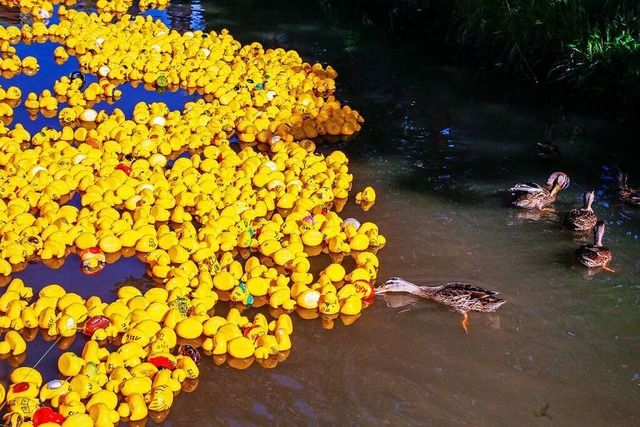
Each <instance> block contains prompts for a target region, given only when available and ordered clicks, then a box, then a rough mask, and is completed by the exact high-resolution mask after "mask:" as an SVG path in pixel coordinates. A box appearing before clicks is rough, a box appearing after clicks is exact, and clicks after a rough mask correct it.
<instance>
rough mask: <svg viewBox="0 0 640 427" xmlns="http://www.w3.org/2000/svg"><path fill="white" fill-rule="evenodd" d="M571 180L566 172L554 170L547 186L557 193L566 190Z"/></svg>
mask: <svg viewBox="0 0 640 427" xmlns="http://www.w3.org/2000/svg"><path fill="white" fill-rule="evenodd" d="M570 183H571V180H570V179H569V176H568V175H567V174H566V173H564V172H554V173H552V174H551V176H549V179H548V180H547V186H549V188H550V189H551V194H552V195H555V194H556V193H557V192H558V191H560V190H564V189H565V188H567V187H568V186H569V184H570Z"/></svg>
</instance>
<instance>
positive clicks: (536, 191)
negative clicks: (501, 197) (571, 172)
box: [509, 172, 571, 210]
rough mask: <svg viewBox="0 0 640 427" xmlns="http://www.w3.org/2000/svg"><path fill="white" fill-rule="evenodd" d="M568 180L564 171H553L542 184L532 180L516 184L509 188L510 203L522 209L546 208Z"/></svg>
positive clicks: (567, 184) (566, 185)
mask: <svg viewBox="0 0 640 427" xmlns="http://www.w3.org/2000/svg"><path fill="white" fill-rule="evenodd" d="M570 182H571V181H570V179H569V177H568V176H567V174H565V173H564V172H554V173H552V174H551V175H550V176H549V179H547V182H546V184H545V185H544V186H542V185H539V184H536V183H532V182H528V183H525V184H516V185H515V186H514V187H511V188H510V189H509V191H511V194H512V196H513V197H512V200H511V205H512V206H516V207H519V208H523V209H540V210H545V209H548V208H547V206H548V205H550V204H551V203H553V202H555V200H556V198H557V194H558V192H559V191H560V190H564V189H565V188H567V187H568V186H569V183H570Z"/></svg>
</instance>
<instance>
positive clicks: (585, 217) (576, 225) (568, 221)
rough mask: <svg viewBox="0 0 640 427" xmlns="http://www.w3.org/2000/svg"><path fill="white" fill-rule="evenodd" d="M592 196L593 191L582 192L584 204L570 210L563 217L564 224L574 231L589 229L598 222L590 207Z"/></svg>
mask: <svg viewBox="0 0 640 427" xmlns="http://www.w3.org/2000/svg"><path fill="white" fill-rule="evenodd" d="M594 197H595V192H594V191H587V192H586V193H584V206H582V207H581V208H577V209H572V210H570V211H569V212H568V213H567V215H566V216H565V217H564V223H565V225H566V226H568V227H571V228H572V229H573V230H576V231H591V229H592V228H593V227H594V226H595V225H596V222H598V217H597V216H596V214H595V213H594V212H593V209H592V208H591V204H592V203H593V199H594Z"/></svg>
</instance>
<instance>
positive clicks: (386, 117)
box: [2, 1, 640, 426]
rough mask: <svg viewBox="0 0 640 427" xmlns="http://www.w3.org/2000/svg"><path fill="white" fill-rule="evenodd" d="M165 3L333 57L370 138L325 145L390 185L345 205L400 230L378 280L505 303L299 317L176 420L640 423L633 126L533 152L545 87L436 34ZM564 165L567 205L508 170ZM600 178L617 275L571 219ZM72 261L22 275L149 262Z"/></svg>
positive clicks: (265, 10)
mask: <svg viewBox="0 0 640 427" xmlns="http://www.w3.org/2000/svg"><path fill="white" fill-rule="evenodd" d="M152 14H153V15H155V16H158V17H162V18H163V19H170V20H171V21H172V22H173V23H174V25H176V26H177V27H178V28H180V29H181V30H186V29H190V28H191V29H196V28H200V29H206V30H219V29H221V28H228V29H229V30H230V33H231V34H233V35H234V37H236V38H237V39H239V40H240V41H242V42H244V43H246V42H251V41H259V42H261V43H263V45H264V46H265V47H284V48H287V49H295V50H297V51H298V52H299V53H300V54H301V56H302V57H303V58H305V59H306V60H308V61H309V62H311V63H313V62H322V63H323V64H331V65H332V66H333V67H334V68H335V69H336V70H337V71H338V72H339V74H340V75H339V77H338V81H337V85H338V93H337V97H338V98H339V99H341V100H343V101H344V102H345V103H347V104H349V105H351V106H352V107H353V108H355V109H357V110H358V111H360V112H361V113H362V114H363V115H364V117H365V119H366V122H365V123H364V127H363V131H362V132H361V133H360V135H358V137H357V138H356V139H355V140H354V141H352V142H350V143H348V144H334V145H331V146H328V147H325V149H333V148H339V149H342V150H344V151H345V152H347V153H348V155H349V157H350V159H351V163H350V168H351V172H352V173H354V175H355V183H354V190H356V191H357V190H359V189H362V188H363V187H364V186H366V185H372V186H374V188H375V189H376V191H377V194H378V200H377V203H376V205H375V206H374V207H373V208H372V209H371V210H370V211H368V212H366V213H364V212H362V211H361V210H360V209H359V207H357V206H356V205H355V204H349V205H347V207H346V208H345V211H344V214H345V215H346V216H355V217H357V218H359V219H360V220H366V221H373V222H375V223H376V224H378V226H379V228H380V231H381V233H382V234H384V235H385V236H386V237H387V240H388V244H387V246H386V247H385V248H384V249H383V250H382V251H381V252H379V254H378V255H379V258H380V262H381V268H380V275H379V277H380V281H384V280H385V279H386V278H388V277H390V276H401V277H403V278H405V279H407V280H411V281H414V282H418V283H423V284H437V283H443V282H447V281H454V280H456V281H469V282H472V283H475V284H478V285H481V286H485V287H489V288H492V289H496V290H498V291H500V293H501V294H502V296H504V297H505V298H506V299H507V300H508V303H507V304H506V305H504V306H503V307H502V308H501V309H500V310H499V311H498V312H497V313H494V314H472V315H471V323H470V333H469V334H468V335H466V334H465V333H464V331H463V329H462V328H461V326H460V320H461V317H460V316H459V315H458V314H456V313H455V312H453V311H451V310H448V309H446V308H443V307H441V306H438V305H435V304H432V303H428V302H424V301H418V302H415V303H414V304H411V305H408V306H405V307H402V308H391V307H388V306H387V304H386V303H385V300H384V299H382V298H379V299H377V300H376V302H375V303H374V305H373V306H371V307H369V308H368V309H366V310H365V311H364V312H363V314H362V316H361V317H360V318H359V319H358V320H357V321H356V322H355V323H354V324H352V325H350V326H345V325H343V324H342V323H341V322H340V321H339V320H338V321H336V323H335V326H334V327H333V329H331V330H328V329H324V328H323V325H322V322H321V321H320V320H319V319H315V320H311V321H306V320H303V319H301V318H299V317H296V316H295V315H294V321H295V332H294V335H293V336H292V342H293V348H292V351H291V353H290V355H289V357H288V358H287V359H286V360H284V361H282V362H280V363H278V365H277V366H276V367H274V368H273V369H266V368H263V367H261V366H259V365H258V364H256V363H254V364H253V365H252V366H250V367H249V368H248V369H245V370H239V369H233V368H231V367H230V366H228V365H226V364H224V365H221V366H217V365H215V364H214V363H213V362H212V361H211V360H210V359H207V360H206V361H205V363H203V364H202V365H201V371H202V372H201V377H200V380H199V384H198V387H197V388H196V389H195V390H194V391H193V392H192V393H181V394H180V395H179V397H178V398H177V399H176V402H175V404H174V408H173V410H172V411H171V413H170V414H169V416H168V418H167V419H166V420H165V421H164V422H163V423H162V425H165V426H173V425H175V426H182V425H230V426H236V425H381V424H388V425H437V426H441V425H473V426H476V425H487V426H495V425H505V426H506V425H509V426H511V425H612V426H613V425H615V426H621V425H637V424H638V422H639V421H640V385H639V383H640V242H639V237H638V236H639V235H640V209H637V208H636V209H634V208H631V207H627V206H624V205H622V204H620V203H619V202H617V201H616V199H615V188H614V187H615V180H614V179H613V176H614V173H615V167H621V168H624V169H625V170H628V171H629V172H630V181H631V183H635V184H636V185H637V186H640V167H639V166H640V160H639V159H638V157H634V156H633V152H634V150H633V147H634V146H635V144H637V141H638V134H637V133H634V132H633V131H631V130H625V129H619V128H618V127H616V126H615V125H614V124H611V123H603V122H599V121H598V120H597V119H594V118H584V117H578V116H573V115H570V114H568V116H567V118H566V120H565V122H564V124H563V125H562V130H563V132H556V143H557V145H559V147H560V150H561V152H562V155H561V157H560V158H558V159H554V160H543V159H539V158H536V156H535V154H534V151H533V146H534V143H535V142H536V141H537V140H539V139H540V138H541V137H542V136H543V133H544V126H545V120H544V117H545V116H546V113H545V110H546V109H547V108H546V107H547V105H546V104H545V102H544V99H543V100H542V101H543V102H541V101H540V99H539V98H538V99H533V98H527V94H526V91H524V90H523V89H522V88H520V87H519V86H518V85H517V84H512V83H508V82H505V81H503V80H505V79H504V78H503V77H500V76H495V75H494V76H492V75H488V76H487V75H481V74H477V73H472V72H468V71H464V70H460V69H456V68H451V67H445V66H438V65H434V63H433V62H432V61H430V60H428V59H427V57H428V56H429V55H428V51H427V48H426V47H425V46H426V45H427V43H426V42H422V43H417V44H416V45H412V44H409V43H404V44H402V45H399V44H392V43H391V42H389V41H388V40H387V38H386V37H385V35H384V34H377V33H375V31H373V30H372V29H370V28H361V27H360V26H357V25H352V26H350V27H349V26H347V25H345V24H343V23H341V21H340V20H339V19H332V20H329V19H328V18H327V15H326V14H325V13H324V12H323V11H322V9H321V8H320V7H319V6H318V5H316V4H315V3H314V2H307V3H304V4H303V3H302V2H273V1H266V2H265V1H263V2H257V1H243V2H235V1H219V2H215V4H209V3H208V2H197V1H193V2H180V3H178V2H173V5H172V6H171V8H170V9H169V11H165V12H153V13H152ZM187 17H189V18H187ZM57 75H59V74H57ZM52 78H53V79H55V77H52ZM52 81H53V80H52ZM34 90H35V89H34ZM140 94H148V93H147V92H144V91H143V90H141V91H140ZM145 96H150V95H145ZM158 99H159V100H161V98H158ZM125 102H126V101H125ZM130 102H131V101H130ZM134 103H135V102H132V104H131V105H133V104H134ZM555 170H563V171H565V172H566V173H567V174H568V175H569V176H570V177H571V179H572V185H571V186H570V187H569V188H568V189H567V190H565V191H564V192H562V193H561V194H560V197H559V201H558V202H557V203H556V208H557V213H550V214H548V215H544V216H542V217H536V216H532V215H527V214H526V213H524V212H521V211H516V210H513V209H510V208H508V200H509V195H508V192H507V189H508V188H509V187H510V186H511V185H513V184H515V183H516V182H522V181H529V180H534V181H538V182H542V181H544V180H545V179H546V178H547V176H548V175H549V174H550V173H551V172H553V171H555ZM590 188H593V189H596V190H597V194H596V201H595V204H594V209H595V211H596V213H597V214H598V216H599V217H600V218H601V219H604V220H605V221H607V224H608V231H607V234H606V235H605V243H606V244H607V245H608V246H610V247H611V249H612V250H613V253H614V261H613V263H612V264H611V267H612V268H613V269H614V270H616V272H615V273H608V272H604V271H598V272H595V273H594V274H589V272H588V271H587V270H586V269H584V268H582V267H580V266H575V265H573V260H572V254H573V250H574V249H575V248H576V247H577V246H578V245H580V244H582V243H583V241H584V240H583V239H580V238H577V237H576V236H574V235H572V234H570V233H568V232H566V231H563V230H562V229H561V227H560V226H559V215H561V214H562V213H564V212H566V211H567V210H569V209H570V208H573V207H576V206H578V205H580V203H581V193H582V192H583V191H584V190H586V189H590ZM76 262H77V260H76ZM67 263H68V264H71V265H70V266H66V265H65V266H64V267H63V268H61V269H59V270H53V271H52V270H49V269H47V268H46V267H44V266H40V265H38V266H30V267H29V268H28V269H27V270H25V271H24V272H23V273H21V277H24V278H25V281H28V283H29V284H32V285H33V286H34V287H36V288H37V287H39V286H42V285H43V284H45V283H50V282H51V281H59V283H64V282H71V283H70V287H71V288H73V289H74V290H75V291H76V292H80V293H81V294H83V295H85V296H88V295H90V294H92V293H98V294H100V295H104V296H107V295H113V288H112V287H111V284H113V283H122V282H124V281H127V280H134V279H136V278H140V277H142V276H143V274H144V268H143V267H142V266H141V264H139V263H137V262H136V261H135V260H133V259H122V260H121V261H119V262H118V264H116V265H117V266H118V268H113V269H110V271H109V272H107V271H105V274H104V275H101V276H97V277H96V278H91V279H86V278H84V276H82V275H81V274H80V273H79V272H77V268H76V267H75V264H73V259H71V260H69V261H68V262H67ZM390 300H392V301H390V302H392V303H395V304H397V303H399V302H400V301H399V300H398V299H393V298H391V297H390ZM80 341H82V340H81V339H77V340H76V342H74V343H71V344H70V345H71V348H81V346H82V343H81V342H80ZM43 348H46V347H44V346H43ZM56 352H58V353H59V350H58V349H54V351H52V355H53V354H54V353H56ZM38 357H39V355H37V354H31V353H30V354H29V355H28V356H27V363H34V362H35V361H36V360H37V358H38ZM2 368H3V372H5V374H6V370H7V369H9V368H8V366H7V365H6V364H3V366H2ZM4 377H6V375H3V378H4ZM149 424H153V423H152V422H150V423H149Z"/></svg>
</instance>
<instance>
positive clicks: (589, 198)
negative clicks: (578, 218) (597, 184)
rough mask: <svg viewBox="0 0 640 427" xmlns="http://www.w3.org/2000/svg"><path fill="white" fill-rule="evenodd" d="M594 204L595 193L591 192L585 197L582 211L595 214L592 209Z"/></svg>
mask: <svg viewBox="0 0 640 427" xmlns="http://www.w3.org/2000/svg"><path fill="white" fill-rule="evenodd" d="M592 203H593V192H592V191H591V192H589V193H586V194H585V195H584V207H583V208H582V209H583V210H585V211H589V212H593V208H591V204H592Z"/></svg>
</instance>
